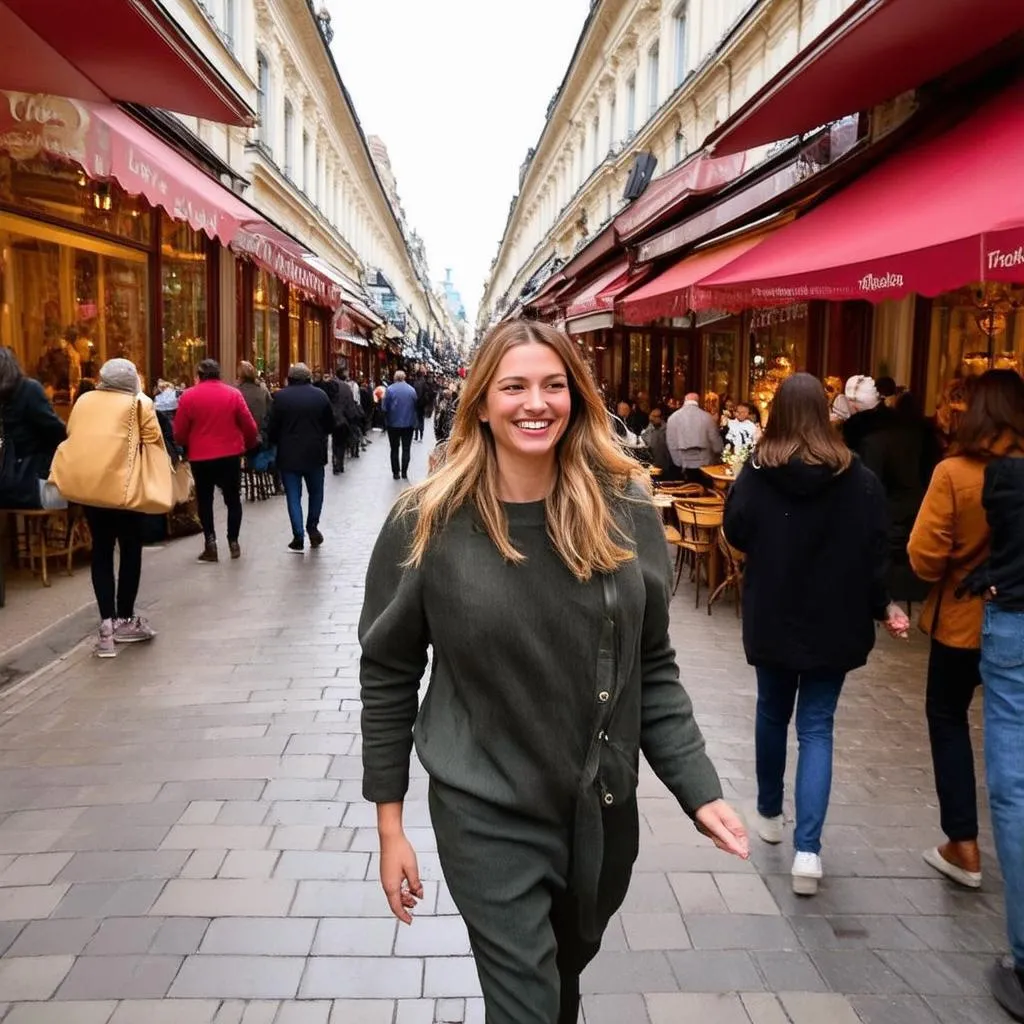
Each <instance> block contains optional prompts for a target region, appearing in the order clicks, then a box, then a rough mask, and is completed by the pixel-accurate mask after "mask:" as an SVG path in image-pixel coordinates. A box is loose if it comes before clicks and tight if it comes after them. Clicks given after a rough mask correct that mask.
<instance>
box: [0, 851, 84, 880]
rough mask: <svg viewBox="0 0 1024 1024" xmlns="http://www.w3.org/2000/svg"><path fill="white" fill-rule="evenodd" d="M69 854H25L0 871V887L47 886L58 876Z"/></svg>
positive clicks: (70, 855) (70, 856)
mask: <svg viewBox="0 0 1024 1024" xmlns="http://www.w3.org/2000/svg"><path fill="white" fill-rule="evenodd" d="M72 856H73V854H71V853H26V854H21V855H20V856H18V857H15V858H14V859H13V860H12V861H11V863H10V864H8V865H7V866H6V867H5V868H4V869H3V870H0V886H3V887H7V886H18V885H49V884H50V883H51V882H52V881H53V880H54V879H55V878H56V877H57V875H59V874H60V872H61V869H62V868H63V867H64V865H65V864H67V862H68V861H69V860H71V858H72Z"/></svg>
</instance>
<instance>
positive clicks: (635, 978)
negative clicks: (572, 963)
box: [581, 951, 679, 994]
mask: <svg viewBox="0 0 1024 1024" xmlns="http://www.w3.org/2000/svg"><path fill="white" fill-rule="evenodd" d="M671 955H679V954H671ZM678 987H679V986H678V985H677V984H676V979H675V977H674V975H673V973H672V968H671V967H670V965H669V960H668V957H666V954H665V953H662V952H638V953H634V952H627V953H611V952H605V951H602V952H600V953H598V954H597V956H596V957H595V958H594V959H593V961H591V963H590V966H589V967H588V968H587V969H586V970H585V971H584V972H583V978H582V980H581V990H582V991H583V992H586V993H590V994H602V993H608V992H637V991H639V992H675V991H676V990H677V988H678Z"/></svg>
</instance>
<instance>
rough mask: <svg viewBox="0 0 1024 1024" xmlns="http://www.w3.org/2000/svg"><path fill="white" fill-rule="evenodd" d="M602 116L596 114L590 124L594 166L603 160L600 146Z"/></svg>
mask: <svg viewBox="0 0 1024 1024" xmlns="http://www.w3.org/2000/svg"><path fill="white" fill-rule="evenodd" d="M600 136H601V118H600V117H597V116H595V118H594V120H593V121H592V122H591V125H590V137H591V140H592V141H591V149H592V151H593V153H594V166H595V167H596V166H597V165H598V164H599V163H600V162H601V155H600V148H601V138H600Z"/></svg>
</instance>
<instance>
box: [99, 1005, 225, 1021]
mask: <svg viewBox="0 0 1024 1024" xmlns="http://www.w3.org/2000/svg"><path fill="white" fill-rule="evenodd" d="M219 1006H220V1001H219V1000H217V999H207V1000H203V999H165V1000H153V999H127V1000H125V1001H124V1002H121V1003H119V1004H118V1006H117V1009H116V1010H115V1011H114V1016H113V1017H111V1018H110V1024H213V1018H214V1014H216V1012H217V1008H218V1007H219Z"/></svg>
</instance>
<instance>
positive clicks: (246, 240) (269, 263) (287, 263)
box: [231, 207, 343, 309]
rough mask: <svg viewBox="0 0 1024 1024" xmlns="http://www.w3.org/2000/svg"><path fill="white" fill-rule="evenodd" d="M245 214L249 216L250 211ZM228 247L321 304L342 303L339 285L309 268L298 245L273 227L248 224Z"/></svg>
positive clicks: (261, 222)
mask: <svg viewBox="0 0 1024 1024" xmlns="http://www.w3.org/2000/svg"><path fill="white" fill-rule="evenodd" d="M246 209H247V210H249V208H248V207H246ZM249 213H250V216H252V215H253V211H252V210H249ZM231 248H232V249H234V250H235V251H236V252H240V253H243V254H245V255H246V256H249V257H250V258H251V259H252V260H253V262H254V263H257V264H259V265H260V266H261V267H263V268H264V270H268V271H269V272H270V273H272V274H274V275H276V276H277V277H279V278H281V280H282V281H287V282H288V283H289V284H291V285H294V286H295V287H296V288H299V289H301V290H302V291H304V292H306V293H307V294H308V295H310V296H312V297H313V298H315V299H316V300H317V301H319V302H320V303H321V304H322V305H324V306H329V307H330V308H331V309H337V308H338V307H339V306H340V305H341V304H342V301H343V298H342V290H341V288H340V287H339V285H338V284H337V283H336V282H334V281H332V280H331V279H330V278H329V277H327V276H326V275H325V274H322V273H321V272H320V271H319V270H317V268H316V267H314V266H312V265H311V264H310V263H309V262H308V261H307V259H306V250H305V249H304V248H303V247H302V245H301V244H300V243H298V242H296V241H295V239H294V238H292V237H291V236H290V235H286V234H285V233H284V232H283V231H281V230H280V228H276V227H274V225H273V224H270V223H268V222H267V221H261V220H258V219H253V220H250V221H248V222H247V223H246V224H245V225H244V226H243V227H242V228H241V229H240V230H239V231H237V232H236V234H235V236H234V238H233V239H232V240H231Z"/></svg>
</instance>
